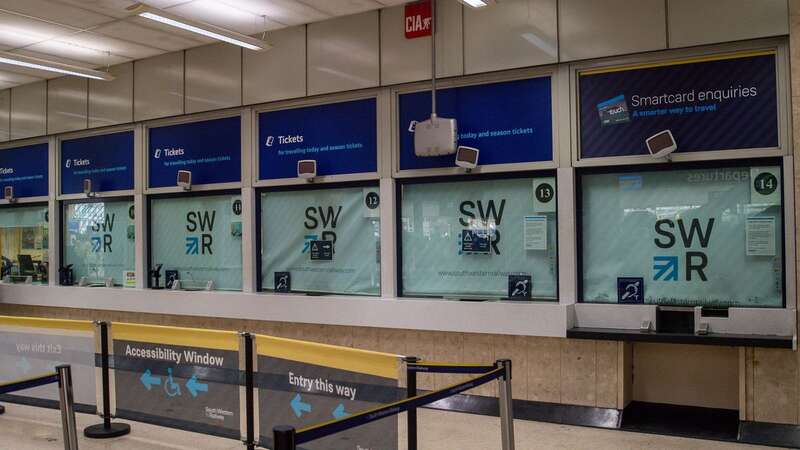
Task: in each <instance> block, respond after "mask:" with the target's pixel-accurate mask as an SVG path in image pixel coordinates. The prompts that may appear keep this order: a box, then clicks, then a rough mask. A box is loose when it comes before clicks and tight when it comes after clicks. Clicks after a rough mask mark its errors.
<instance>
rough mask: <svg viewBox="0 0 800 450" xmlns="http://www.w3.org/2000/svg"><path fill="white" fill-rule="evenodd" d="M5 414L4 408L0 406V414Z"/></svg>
mask: <svg viewBox="0 0 800 450" xmlns="http://www.w3.org/2000/svg"><path fill="white" fill-rule="evenodd" d="M5 412H6V407H5V406H3V405H0V414H4V413H5Z"/></svg>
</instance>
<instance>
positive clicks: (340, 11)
mask: <svg viewBox="0 0 800 450" xmlns="http://www.w3.org/2000/svg"><path fill="white" fill-rule="evenodd" d="M303 3H306V4H308V5H309V6H311V7H313V8H316V9H318V10H320V11H323V12H325V13H328V14H330V15H333V16H346V15H349V14H356V13H360V12H364V11H370V10H373V9H378V8H380V7H381V6H383V5H381V4H380V3H378V2H377V1H375V0H303Z"/></svg>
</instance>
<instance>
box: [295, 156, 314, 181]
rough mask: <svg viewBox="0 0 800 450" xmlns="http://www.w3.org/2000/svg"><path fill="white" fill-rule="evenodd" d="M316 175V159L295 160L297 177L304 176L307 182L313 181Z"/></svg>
mask: <svg viewBox="0 0 800 450" xmlns="http://www.w3.org/2000/svg"><path fill="white" fill-rule="evenodd" d="M316 176H317V160H316V159H301V160H300V161H297V177H298V178H305V179H306V180H308V182H309V183H312V182H313V181H314V177H316Z"/></svg>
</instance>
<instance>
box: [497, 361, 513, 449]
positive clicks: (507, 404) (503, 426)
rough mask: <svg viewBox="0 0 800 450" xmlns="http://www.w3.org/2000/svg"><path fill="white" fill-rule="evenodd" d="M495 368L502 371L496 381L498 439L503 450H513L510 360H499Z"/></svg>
mask: <svg viewBox="0 0 800 450" xmlns="http://www.w3.org/2000/svg"><path fill="white" fill-rule="evenodd" d="M497 366H498V367H502V368H503V369H504V373H503V376H502V377H500V378H498V379H497V385H498V388H499V391H500V392H499V394H500V395H499V401H500V405H499V406H500V438H501V439H502V444H503V447H502V449H503V450H514V404H513V396H512V393H511V360H510V359H500V360H498V361H497Z"/></svg>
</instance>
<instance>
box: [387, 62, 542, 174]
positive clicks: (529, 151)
mask: <svg viewBox="0 0 800 450" xmlns="http://www.w3.org/2000/svg"><path fill="white" fill-rule="evenodd" d="M550 83H551V82H550V77H538V78H531V79H527V80H518V81H508V82H503V83H493V84H484V85H479V86H467V87H460V88H451V89H442V90H438V91H437V92H436V108H437V115H438V116H439V117H445V118H448V119H456V120H457V126H458V144H459V145H465V146H467V147H476V148H478V149H479V150H480V158H479V161H478V163H479V164H481V165H488V164H506V163H522V162H533V161H550V160H551V159H553V114H552V109H551V105H552V102H551V87H550ZM430 115H431V93H430V91H423V92H415V93H411V94H402V95H400V169H403V170H406V169H428V168H433V167H455V155H445V156H429V157H418V156H415V155H414V132H413V130H414V126H415V124H416V122H420V121H423V120H427V119H429V118H430Z"/></svg>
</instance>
